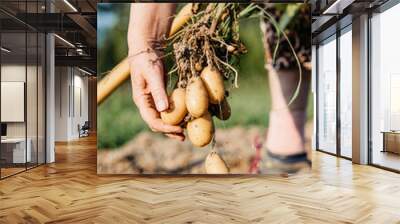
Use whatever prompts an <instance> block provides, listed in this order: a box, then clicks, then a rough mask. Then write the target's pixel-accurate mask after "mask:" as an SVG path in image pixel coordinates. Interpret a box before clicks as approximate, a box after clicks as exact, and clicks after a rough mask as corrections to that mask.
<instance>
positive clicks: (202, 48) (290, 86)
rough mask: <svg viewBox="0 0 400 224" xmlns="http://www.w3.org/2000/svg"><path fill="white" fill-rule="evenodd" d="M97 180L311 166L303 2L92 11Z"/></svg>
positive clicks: (116, 6) (121, 6)
mask: <svg viewBox="0 0 400 224" xmlns="http://www.w3.org/2000/svg"><path fill="white" fill-rule="evenodd" d="M97 13H98V16H97V17H98V27H97V28H98V39H97V48H98V59H97V63H98V70H99V75H98V91H97V105H98V117H97V119H98V133H97V134H98V153H97V172H98V173H99V174H294V173H298V172H304V171H308V170H310V168H311V152H310V148H311V143H310V141H311V139H310V138H311V135H312V128H313V124H312V116H313V108H312V95H311V93H310V91H309V89H310V83H311V12H310V8H309V5H308V4H299V3H293V4H272V3H265V4H259V3H257V4H256V3H248V4H241V3H187V4H186V3H185V4H183V3H179V4H173V3H99V4H98V12H97Z"/></svg>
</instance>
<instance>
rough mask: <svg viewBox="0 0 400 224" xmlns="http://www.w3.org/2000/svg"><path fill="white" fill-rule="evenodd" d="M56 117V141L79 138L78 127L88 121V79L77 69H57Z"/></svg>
mask: <svg viewBox="0 0 400 224" xmlns="http://www.w3.org/2000/svg"><path fill="white" fill-rule="evenodd" d="M79 101H80V102H79ZM80 106H81V108H79V107H80ZM80 109H81V111H80ZM55 116H56V117H55V119H56V122H55V123H56V132H55V140H56V141H70V140H74V139H77V138H79V132H78V125H83V124H84V122H85V121H87V120H88V78H87V77H86V76H84V73H82V72H80V71H79V70H78V69H76V68H72V67H56V91H55Z"/></svg>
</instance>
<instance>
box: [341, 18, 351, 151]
mask: <svg viewBox="0 0 400 224" xmlns="http://www.w3.org/2000/svg"><path fill="white" fill-rule="evenodd" d="M339 46H340V47H339V48H340V49H339V52H340V54H339V56H340V57H339V58H340V59H339V62H340V88H339V89H340V93H339V94H340V95H339V96H340V107H339V108H340V155H341V156H344V157H348V158H351V157H352V149H351V142H352V138H351V136H352V125H351V124H352V109H351V108H352V96H353V95H352V86H351V85H352V77H353V73H352V66H351V65H352V49H351V48H352V34H351V25H350V26H348V27H346V28H345V29H344V30H342V31H341V36H340V38H339Z"/></svg>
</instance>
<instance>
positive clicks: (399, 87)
mask: <svg viewBox="0 0 400 224" xmlns="http://www.w3.org/2000/svg"><path fill="white" fill-rule="evenodd" d="M398 21H400V5H399V4H398V5H396V6H393V7H392V8H390V9H388V10H386V11H384V12H382V13H379V14H375V15H373V17H372V18H371V97H370V104H371V107H370V108H371V111H370V119H371V122H372V123H371V130H370V132H371V140H372V149H371V150H372V153H371V155H370V156H371V161H372V163H373V164H375V165H379V166H384V167H387V168H391V169H396V170H400V103H399V102H400V100H399V99H400V63H399V57H398V52H400V44H399V39H400V32H399V30H398V29H395V28H394V27H398Z"/></svg>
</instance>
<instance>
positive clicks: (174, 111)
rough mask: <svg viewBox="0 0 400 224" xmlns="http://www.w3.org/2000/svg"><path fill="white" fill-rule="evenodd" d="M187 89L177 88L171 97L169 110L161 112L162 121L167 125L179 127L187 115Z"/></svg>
mask: <svg viewBox="0 0 400 224" xmlns="http://www.w3.org/2000/svg"><path fill="white" fill-rule="evenodd" d="M185 95H186V93H185V89H183V88H177V89H175V90H174V91H172V93H171V95H170V96H169V108H168V110H166V111H163V112H161V119H162V120H163V121H164V123H166V124H170V125H178V124H179V123H181V121H182V120H183V119H184V118H185V116H186V114H187V109H186V104H185Z"/></svg>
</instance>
